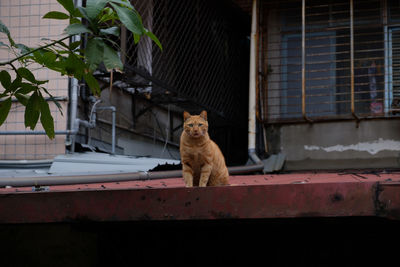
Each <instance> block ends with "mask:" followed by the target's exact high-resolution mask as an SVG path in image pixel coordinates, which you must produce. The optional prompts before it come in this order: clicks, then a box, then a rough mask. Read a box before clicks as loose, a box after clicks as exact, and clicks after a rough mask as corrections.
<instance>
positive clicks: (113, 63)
mask: <svg viewBox="0 0 400 267" xmlns="http://www.w3.org/2000/svg"><path fill="white" fill-rule="evenodd" d="M103 61H104V65H105V66H106V69H107V70H112V69H119V70H122V69H123V68H124V65H123V64H122V61H121V59H120V58H119V55H118V52H117V51H115V50H114V49H112V48H111V47H109V46H108V45H104V54H103Z"/></svg>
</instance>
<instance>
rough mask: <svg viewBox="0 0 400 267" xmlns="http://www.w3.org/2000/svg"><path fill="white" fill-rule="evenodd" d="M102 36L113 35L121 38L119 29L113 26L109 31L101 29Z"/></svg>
mask: <svg viewBox="0 0 400 267" xmlns="http://www.w3.org/2000/svg"><path fill="white" fill-rule="evenodd" d="M100 34H102V35H107V34H111V35H114V36H117V37H119V27H117V26H113V27H110V28H107V29H100Z"/></svg>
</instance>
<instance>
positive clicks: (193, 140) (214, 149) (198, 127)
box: [180, 111, 229, 187]
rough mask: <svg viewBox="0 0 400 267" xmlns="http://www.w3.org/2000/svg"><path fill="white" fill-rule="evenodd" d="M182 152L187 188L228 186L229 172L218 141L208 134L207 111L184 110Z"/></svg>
mask: <svg viewBox="0 0 400 267" xmlns="http://www.w3.org/2000/svg"><path fill="white" fill-rule="evenodd" d="M183 119H184V124H183V132H182V135H181V144H180V153H181V161H182V174H183V180H184V181H185V184H186V187H192V186H207V185H208V186H214V185H228V184H229V181H228V179H229V173H228V169H227V168H226V165H225V159H224V156H223V155H222V152H221V150H220V149H219V148H218V146H217V144H216V143H214V142H213V141H212V140H211V139H210V137H209V135H208V122H207V112H206V111H202V112H201V113H200V115H193V116H192V115H190V114H189V113H188V112H186V111H185V112H183Z"/></svg>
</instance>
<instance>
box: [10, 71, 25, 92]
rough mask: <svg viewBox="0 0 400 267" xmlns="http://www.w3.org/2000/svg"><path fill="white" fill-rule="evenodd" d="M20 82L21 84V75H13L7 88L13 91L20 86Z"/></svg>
mask: <svg viewBox="0 0 400 267" xmlns="http://www.w3.org/2000/svg"><path fill="white" fill-rule="evenodd" d="M21 84H22V77H21V76H19V75H18V76H17V77H15V79H14V81H13V82H12V83H11V85H10V87H9V88H8V89H10V91H12V92H14V91H16V90H17V89H18V88H20V87H21Z"/></svg>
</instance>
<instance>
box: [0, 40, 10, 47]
mask: <svg viewBox="0 0 400 267" xmlns="http://www.w3.org/2000/svg"><path fill="white" fill-rule="evenodd" d="M1 46H5V47H8V48H9V46H8V45H7V44H5V43H3V42H1V41H0V47H1Z"/></svg>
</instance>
